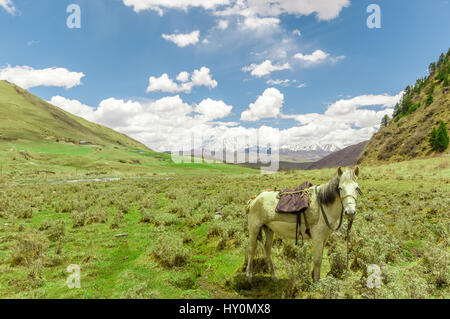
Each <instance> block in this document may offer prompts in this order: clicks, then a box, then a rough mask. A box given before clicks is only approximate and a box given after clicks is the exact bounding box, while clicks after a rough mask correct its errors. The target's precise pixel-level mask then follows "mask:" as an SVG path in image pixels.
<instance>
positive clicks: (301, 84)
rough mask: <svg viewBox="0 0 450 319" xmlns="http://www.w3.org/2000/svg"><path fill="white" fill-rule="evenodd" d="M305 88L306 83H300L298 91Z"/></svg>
mask: <svg viewBox="0 0 450 319" xmlns="http://www.w3.org/2000/svg"><path fill="white" fill-rule="evenodd" d="M304 87H306V83H300V84H299V85H298V86H297V88H298V89H301V88H304Z"/></svg>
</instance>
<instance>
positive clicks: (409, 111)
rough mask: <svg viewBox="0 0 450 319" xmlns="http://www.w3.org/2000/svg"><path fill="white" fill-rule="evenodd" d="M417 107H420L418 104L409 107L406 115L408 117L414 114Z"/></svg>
mask: <svg viewBox="0 0 450 319" xmlns="http://www.w3.org/2000/svg"><path fill="white" fill-rule="evenodd" d="M419 107H420V102H419V103H416V104H414V105H413V106H411V107H410V108H409V109H408V112H406V115H410V114H411V113H414V112H415V111H416V110H417V109H418V108H419Z"/></svg>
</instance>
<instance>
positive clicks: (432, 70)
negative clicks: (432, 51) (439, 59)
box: [428, 62, 436, 75]
mask: <svg viewBox="0 0 450 319" xmlns="http://www.w3.org/2000/svg"><path fill="white" fill-rule="evenodd" d="M434 71H436V63H435V62H432V63H430V66H429V67H428V73H430V75H431V74H433V73H434Z"/></svg>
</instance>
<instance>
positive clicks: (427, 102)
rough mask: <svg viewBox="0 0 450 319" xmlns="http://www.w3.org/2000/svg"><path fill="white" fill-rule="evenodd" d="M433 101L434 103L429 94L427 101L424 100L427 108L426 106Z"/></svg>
mask: <svg viewBox="0 0 450 319" xmlns="http://www.w3.org/2000/svg"><path fill="white" fill-rule="evenodd" d="M433 101H434V98H433V95H432V94H429V95H428V97H427V99H426V100H425V104H426V105H427V106H428V105H430V104H431V103H433Z"/></svg>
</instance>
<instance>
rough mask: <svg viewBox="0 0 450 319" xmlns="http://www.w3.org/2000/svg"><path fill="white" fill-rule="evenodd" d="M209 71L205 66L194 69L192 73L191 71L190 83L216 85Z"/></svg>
mask: <svg viewBox="0 0 450 319" xmlns="http://www.w3.org/2000/svg"><path fill="white" fill-rule="evenodd" d="M210 71H211V70H210V69H208V68H207V67H202V68H201V69H200V70H194V73H192V84H193V85H194V86H206V87H209V88H215V87H217V81H216V80H213V79H212V77H211V74H210Z"/></svg>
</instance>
